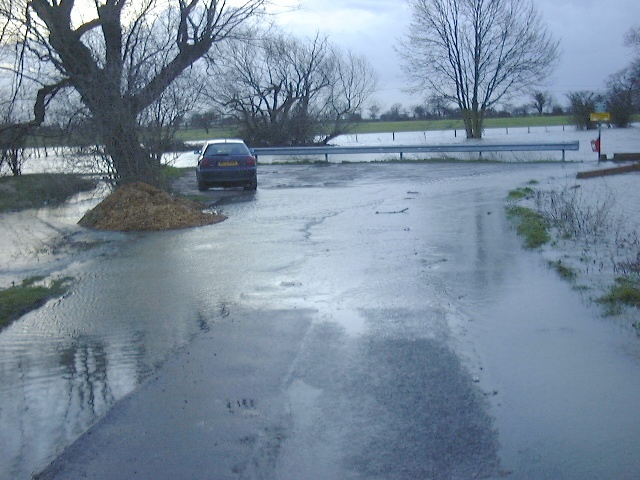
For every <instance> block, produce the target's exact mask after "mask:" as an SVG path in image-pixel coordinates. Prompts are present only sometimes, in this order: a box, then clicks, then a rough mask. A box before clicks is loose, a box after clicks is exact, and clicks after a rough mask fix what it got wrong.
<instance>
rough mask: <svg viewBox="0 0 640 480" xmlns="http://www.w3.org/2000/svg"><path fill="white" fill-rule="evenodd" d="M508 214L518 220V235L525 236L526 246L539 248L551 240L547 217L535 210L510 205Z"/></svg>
mask: <svg viewBox="0 0 640 480" xmlns="http://www.w3.org/2000/svg"><path fill="white" fill-rule="evenodd" d="M507 214H508V215H509V216H510V217H513V218H515V219H516V220H517V223H518V226H517V232H518V235H521V236H523V237H524V244H525V247H526V248H538V247H541V246H542V245H544V244H545V243H548V242H549V241H550V240H551V236H550V235H549V231H548V225H547V221H546V220H545V218H544V217H543V216H542V215H541V214H540V213H538V212H536V211H535V210H531V209H530V208H526V207H521V206H518V205H510V206H509V207H507Z"/></svg>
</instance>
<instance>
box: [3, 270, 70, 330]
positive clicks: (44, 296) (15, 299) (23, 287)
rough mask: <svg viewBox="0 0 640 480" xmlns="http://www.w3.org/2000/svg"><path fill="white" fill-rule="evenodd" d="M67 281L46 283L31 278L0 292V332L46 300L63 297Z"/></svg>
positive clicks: (41, 279) (57, 280)
mask: <svg viewBox="0 0 640 480" xmlns="http://www.w3.org/2000/svg"><path fill="white" fill-rule="evenodd" d="M69 281H70V278H69V277H65V278H59V279H56V280H52V281H51V282H48V283H47V282H45V279H44V278H43V277H31V278H27V279H26V280H23V281H22V283H21V284H20V285H14V286H12V287H10V288H7V289H4V290H0V330H1V329H3V328H4V327H6V326H7V325H9V324H10V323H11V322H13V321H14V320H17V319H18V318H20V317H21V316H23V315H24V314H26V313H28V312H30V311H31V310H35V309H36V308H39V307H41V306H42V305H44V304H45V303H46V302H47V300H49V299H51V298H54V297H58V296H60V295H63V294H64V293H65V292H66V291H67V285H68V283H69Z"/></svg>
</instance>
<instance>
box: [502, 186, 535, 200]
mask: <svg viewBox="0 0 640 480" xmlns="http://www.w3.org/2000/svg"><path fill="white" fill-rule="evenodd" d="M532 194H533V189H532V188H529V187H521V188H516V189H515V190H511V191H510V192H509V194H508V195H507V199H508V200H511V201H514V200H522V199H523V198H527V197H530V196H531V195H532Z"/></svg>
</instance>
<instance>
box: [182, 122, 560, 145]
mask: <svg viewBox="0 0 640 480" xmlns="http://www.w3.org/2000/svg"><path fill="white" fill-rule="evenodd" d="M562 125H566V126H571V125H572V120H571V117H569V116H543V117H537V116H531V117H510V118H488V119H486V120H485V122H484V126H485V128H517V127H550V126H562ZM432 130H464V123H463V122H462V120H451V119H448V120H403V121H397V122H380V121H363V122H357V123H353V124H351V125H349V129H348V133H350V134H365V133H392V132H426V131H432ZM460 134H461V135H464V132H462V133H460ZM238 135H239V133H238V129H237V128H236V127H233V126H229V127H215V128H210V129H209V131H208V132H207V131H205V130H204V129H184V130H179V131H178V132H177V134H176V138H177V139H178V140H182V141H204V140H208V139H211V138H230V137H237V136H238Z"/></svg>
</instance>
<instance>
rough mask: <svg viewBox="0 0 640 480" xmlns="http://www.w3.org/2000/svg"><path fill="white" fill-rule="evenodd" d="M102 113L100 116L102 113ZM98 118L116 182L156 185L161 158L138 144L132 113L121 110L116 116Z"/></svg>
mask: <svg viewBox="0 0 640 480" xmlns="http://www.w3.org/2000/svg"><path fill="white" fill-rule="evenodd" d="M101 116H102V115H101ZM102 117H103V118H98V119H97V120H98V122H97V123H98V124H99V125H100V129H101V132H100V133H101V136H102V138H103V142H104V146H105V151H106V153H107V154H108V155H109V156H110V157H111V160H112V162H113V168H114V171H115V172H116V176H117V177H116V182H117V183H129V182H133V181H143V182H146V183H149V184H151V185H156V186H157V185H158V184H159V180H160V161H159V160H158V159H156V158H155V157H154V156H153V155H151V152H150V151H149V150H148V149H147V148H146V147H145V146H144V145H142V144H141V143H140V135H139V129H140V127H139V125H138V124H137V122H136V118H135V116H134V115H133V114H132V113H130V112H125V111H122V112H121V114H120V115H119V116H118V118H112V117H107V118H104V116H102Z"/></svg>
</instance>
